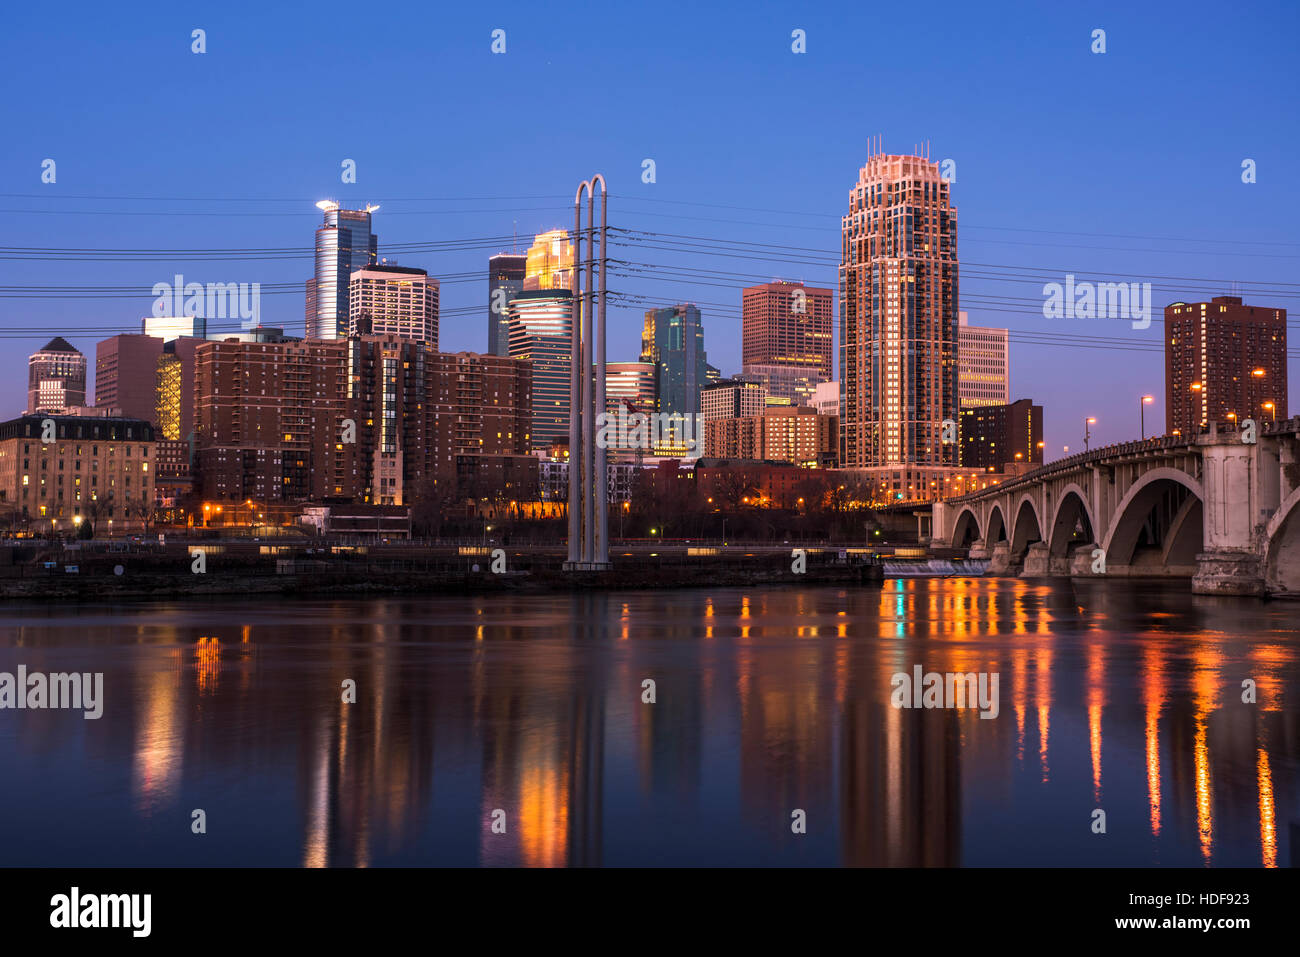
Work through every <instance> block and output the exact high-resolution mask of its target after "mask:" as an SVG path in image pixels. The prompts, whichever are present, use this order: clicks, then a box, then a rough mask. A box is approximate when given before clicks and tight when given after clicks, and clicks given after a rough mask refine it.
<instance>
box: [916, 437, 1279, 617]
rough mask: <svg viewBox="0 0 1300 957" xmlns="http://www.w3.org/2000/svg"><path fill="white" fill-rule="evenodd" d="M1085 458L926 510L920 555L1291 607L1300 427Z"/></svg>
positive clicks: (1122, 448)
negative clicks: (946, 552) (1175, 585)
mask: <svg viewBox="0 0 1300 957" xmlns="http://www.w3.org/2000/svg"><path fill="white" fill-rule="evenodd" d="M1250 437H1251V436H1250V435H1249V434H1248V433H1242V432H1240V431H1238V430H1237V429H1236V427H1235V426H1232V425H1226V426H1225V425H1220V424H1219V423H1210V426H1209V427H1208V428H1207V429H1206V430H1205V431H1204V432H1203V433H1202V434H1201V435H1198V436H1187V437H1180V436H1162V437H1159V438H1153V439H1147V440H1145V441H1142V442H1129V443H1126V444H1123V445H1113V446H1108V447H1105V448H1099V449H1094V450H1092V451H1090V452H1085V453H1083V454H1081V455H1074V456H1071V457H1070V458H1067V459H1062V460H1060V461H1058V462H1052V463H1050V464H1048V465H1045V466H1043V467H1042V468H1040V469H1036V470H1035V471H1033V472H1029V473H1027V474H1025V475H1022V476H1019V477H1017V478H1015V479H1012V480H1010V481H1007V482H1004V483H1002V484H1000V485H997V486H994V487H991V488H988V489H985V490H983V491H980V492H973V493H971V494H968V495H963V496H960V497H958V498H951V499H948V500H946V501H944V502H937V503H935V504H934V505H933V506H932V509H931V522H930V528H931V539H930V541H931V544H932V545H937V546H943V547H948V548H957V549H968V550H969V554H970V557H972V558H988V559H990V562H991V564H990V567H989V572H990V574H1020V575H1024V576H1027V577H1034V576H1058V575H1059V576H1112V577H1154V576H1159V577H1190V578H1191V579H1192V590H1193V591H1194V592H1196V593H1198V594H1218V595H1278V596H1288V597H1300V417H1297V418H1292V419H1288V420H1287V421H1285V422H1277V423H1265V424H1263V425H1262V426H1260V427H1259V430H1258V432H1257V434H1256V435H1255V436H1254V438H1255V439H1256V441H1254V442H1247V441H1245V439H1247V438H1250Z"/></svg>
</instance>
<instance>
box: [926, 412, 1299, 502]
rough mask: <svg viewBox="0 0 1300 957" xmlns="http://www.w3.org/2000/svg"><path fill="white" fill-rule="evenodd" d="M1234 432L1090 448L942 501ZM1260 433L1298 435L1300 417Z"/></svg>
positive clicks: (974, 498) (1220, 427)
mask: <svg viewBox="0 0 1300 957" xmlns="http://www.w3.org/2000/svg"><path fill="white" fill-rule="evenodd" d="M1237 431H1239V430H1238V428H1237V423H1236V422H1217V421H1212V422H1209V423H1207V424H1206V425H1204V426H1202V427H1201V429H1200V431H1199V432H1198V433H1197V434H1196V435H1157V436H1153V437H1152V438H1149V439H1142V440H1139V441H1137V442H1120V443H1118V444H1116V445H1104V446H1101V447H1099V448H1095V449H1089V450H1088V451H1087V452H1078V453H1076V454H1074V455H1071V456H1069V457H1068V458H1064V459H1057V460H1056V461H1055V462H1049V463H1047V464H1046V465H1043V466H1040V467H1039V468H1036V469H1034V470H1033V471H1032V472H1026V473H1025V474H1024V475H1017V476H1016V477H1015V478H1012V479H1008V480H1007V481H1005V482H1000V483H998V484H997V485H996V486H994V487H992V488H986V489H981V490H980V491H978V492H967V493H966V494H965V495H956V496H953V497H952V498H947V499H943V501H945V502H949V503H959V502H978V501H981V500H983V499H986V498H990V497H993V496H997V495H1001V494H1003V493H1005V492H1008V491H1013V490H1016V489H1020V488H1024V487H1025V486H1028V485H1033V484H1035V483H1037V482H1040V481H1042V480H1043V479H1047V478H1051V477H1052V476H1053V475H1056V474H1059V473H1061V472H1069V471H1073V470H1074V469H1077V468H1079V467H1080V466H1083V465H1090V464H1092V463H1093V462H1098V461H1101V460H1103V459H1109V458H1115V457H1119V456H1124V455H1139V454H1142V453H1144V452H1159V451H1162V450H1164V449H1174V448H1192V447H1194V446H1195V445H1196V444H1197V439H1199V438H1201V437H1202V436H1207V435H1212V436H1219V435H1232V434H1234V433H1236V432H1237ZM1261 432H1262V433H1263V434H1264V435H1284V434H1288V433H1300V416H1293V417H1292V418H1289V419H1282V420H1280V421H1277V422H1273V421H1268V422H1264V423H1262V426H1261Z"/></svg>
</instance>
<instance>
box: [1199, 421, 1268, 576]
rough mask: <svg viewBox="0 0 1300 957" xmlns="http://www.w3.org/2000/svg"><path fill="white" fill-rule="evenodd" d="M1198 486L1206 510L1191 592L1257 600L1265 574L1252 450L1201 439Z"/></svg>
mask: <svg viewBox="0 0 1300 957" xmlns="http://www.w3.org/2000/svg"><path fill="white" fill-rule="evenodd" d="M1198 444H1199V445H1200V446H1201V471H1202V481H1203V482H1204V485H1205V498H1206V502H1207V507H1206V508H1205V515H1204V534H1203V536H1202V540H1203V542H1204V547H1203V550H1202V552H1201V553H1200V554H1198V555H1197V556H1196V574H1195V575H1194V576H1193V577H1192V592H1193V593H1194V594H1197V595H1262V594H1264V574H1263V569H1262V568H1261V563H1260V557H1261V555H1262V553H1263V548H1262V543H1261V542H1260V541H1258V536H1257V535H1256V528H1255V516H1256V514H1257V510H1258V509H1259V508H1260V505H1261V504H1262V503H1261V502H1260V496H1259V488H1258V482H1257V480H1256V479H1257V476H1256V456H1255V453H1256V451H1257V450H1256V446H1254V445H1248V444H1245V443H1243V442H1241V441H1240V440H1239V439H1238V437H1237V436H1236V435H1235V434H1230V435H1227V436H1220V435H1218V434H1217V430H1216V432H1215V433H1212V434H1210V435H1207V436H1202V437H1201V441H1200V442H1199V443H1198Z"/></svg>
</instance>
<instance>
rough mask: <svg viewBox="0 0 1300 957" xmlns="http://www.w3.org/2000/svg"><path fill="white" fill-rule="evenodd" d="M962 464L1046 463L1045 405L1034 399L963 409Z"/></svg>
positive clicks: (991, 466)
mask: <svg viewBox="0 0 1300 957" xmlns="http://www.w3.org/2000/svg"><path fill="white" fill-rule="evenodd" d="M960 433H961V466H962V468H967V469H969V468H976V469H994V470H1000V469H1002V468H1003V466H1006V465H1042V464H1043V407H1042V406H1041V405H1034V403H1033V400H1031V399H1017V400H1016V401H1015V402H1009V403H1003V404H999V405H980V406H973V407H971V408H967V409H963V410H962V411H961V415H960Z"/></svg>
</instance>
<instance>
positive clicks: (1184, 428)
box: [1165, 296, 1288, 435]
mask: <svg viewBox="0 0 1300 957" xmlns="http://www.w3.org/2000/svg"><path fill="white" fill-rule="evenodd" d="M1286 360H1287V356H1286V310H1285V309H1275V308H1272V307H1270V306H1245V305H1242V302H1241V298H1240V297H1238V296H1215V297H1214V298H1213V299H1211V300H1210V301H1209V302H1193V303H1187V302H1175V303H1172V304H1171V305H1168V306H1166V307H1165V430H1166V432H1167V433H1169V434H1173V433H1174V432H1178V433H1179V434H1181V435H1195V434H1196V433H1197V432H1199V431H1200V429H1201V426H1203V425H1205V424H1207V423H1209V422H1210V421H1217V422H1224V423H1228V422H1232V421H1234V420H1235V421H1237V422H1240V421H1241V420H1243V419H1254V420H1255V421H1257V422H1258V421H1261V420H1264V421H1268V420H1272V419H1274V418H1278V419H1285V418H1287V415H1288V413H1287V387H1286V386H1287V382H1286V376H1287V363H1286Z"/></svg>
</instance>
